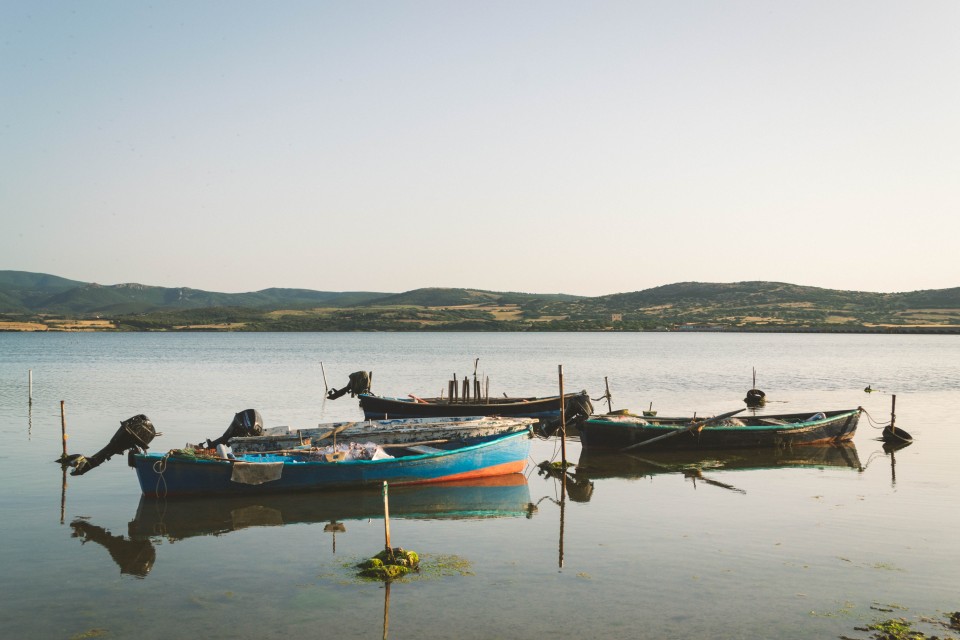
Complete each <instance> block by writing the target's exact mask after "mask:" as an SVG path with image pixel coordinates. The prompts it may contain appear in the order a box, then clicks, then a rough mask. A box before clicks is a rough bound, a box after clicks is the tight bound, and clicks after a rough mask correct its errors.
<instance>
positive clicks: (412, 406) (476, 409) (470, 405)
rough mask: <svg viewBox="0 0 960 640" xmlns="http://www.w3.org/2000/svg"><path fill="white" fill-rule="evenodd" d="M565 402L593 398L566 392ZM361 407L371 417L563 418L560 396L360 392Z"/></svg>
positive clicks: (366, 415)
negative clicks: (454, 398) (463, 397)
mask: <svg viewBox="0 0 960 640" xmlns="http://www.w3.org/2000/svg"><path fill="white" fill-rule="evenodd" d="M563 397H564V399H565V402H567V403H570V402H571V401H575V402H576V401H580V402H583V401H584V400H585V401H587V402H589V400H590V398H589V396H587V394H586V393H585V392H582V393H568V394H564V396H563ZM359 398H360V408H361V409H362V410H363V415H364V417H365V418H366V419H368V420H382V419H386V418H450V417H461V416H501V417H510V418H537V419H538V420H549V419H552V418H559V417H560V396H551V397H546V398H490V400H489V402H487V401H483V402H449V401H448V400H441V399H439V398H426V399H422V398H421V399H420V401H416V400H413V399H412V398H411V399H404V398H387V397H383V396H375V395H372V394H366V393H365V394H360V396H359Z"/></svg>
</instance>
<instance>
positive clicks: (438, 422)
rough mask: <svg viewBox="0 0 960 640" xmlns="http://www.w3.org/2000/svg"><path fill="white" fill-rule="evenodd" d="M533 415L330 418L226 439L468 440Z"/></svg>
mask: <svg viewBox="0 0 960 640" xmlns="http://www.w3.org/2000/svg"><path fill="white" fill-rule="evenodd" d="M536 422H537V421H536V419H534V418H500V417H497V416H468V417H458V418H397V419H393V420H364V421H359V422H330V423H325V424H320V425H318V426H317V427H316V428H311V429H295V428H292V427H271V428H265V429H263V431H262V433H261V434H260V435H255V436H233V437H230V438H228V439H227V441H226V444H229V446H230V448H231V449H232V450H233V452H234V453H246V452H250V451H277V450H286V449H295V448H300V447H307V446H314V447H317V446H325V445H328V444H330V442H335V441H338V440H339V441H341V442H343V441H354V442H373V443H375V444H381V445H382V444H402V443H404V442H422V441H433V440H450V441H466V440H469V439H472V438H478V437H484V436H494V435H500V434H505V433H511V432H514V431H526V430H528V429H529V428H530V427H531V426H533V425H534V424H535V423H536Z"/></svg>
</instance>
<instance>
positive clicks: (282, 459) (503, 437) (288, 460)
mask: <svg viewBox="0 0 960 640" xmlns="http://www.w3.org/2000/svg"><path fill="white" fill-rule="evenodd" d="M531 436H532V434H531V431H530V428H529V427H526V428H524V429H518V430H516V431H511V432H510V433H505V434H499V435H497V436H492V437H490V438H489V439H485V440H483V441H482V442H477V443H475V444H470V445H466V446H462V447H456V448H454V449H439V450H438V451H436V452H428V453H414V454H411V455H408V456H392V457H390V458H380V459H378V460H332V461H329V462H328V461H326V460H299V459H297V458H295V457H293V456H296V455H304V454H292V455H289V456H288V455H278V454H276V453H274V452H270V451H265V452H251V453H244V454H241V455H243V457H244V458H246V457H247V456H256V457H259V458H269V460H259V461H253V460H245V459H240V458H238V459H236V460H228V459H224V458H197V457H189V456H175V455H172V454H171V453H170V452H169V451H167V452H166V453H160V452H146V453H137V454H134V455H135V457H137V458H142V459H144V460H146V461H149V460H156V461H159V460H163V459H166V461H167V463H168V464H169V463H170V462H175V463H177V464H183V463H186V464H215V465H235V464H277V463H281V464H284V465H307V466H313V465H322V466H329V465H351V466H352V465H360V466H363V465H380V464H390V463H396V462H398V461H410V462H413V461H416V460H424V459H431V458H442V457H444V456H449V455H456V454H462V453H466V452H469V451H473V450H476V449H482V448H485V447H489V446H492V445H496V444H500V443H501V442H505V441H507V440H510V439H512V438H519V437H528V438H529V437H531ZM397 446H398V448H403V447H402V445H397Z"/></svg>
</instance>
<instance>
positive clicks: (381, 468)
mask: <svg viewBox="0 0 960 640" xmlns="http://www.w3.org/2000/svg"><path fill="white" fill-rule="evenodd" d="M530 437H531V436H530V431H529V429H526V430H521V431H515V432H512V433H508V434H505V435H495V436H489V437H485V438H477V439H475V440H471V441H468V442H466V443H465V442H433V443H432V444H427V443H421V444H414V443H405V444H397V445H386V446H384V448H383V449H379V448H378V449H377V450H376V451H377V453H376V454H375V455H373V456H372V459H358V458H353V459H344V458H343V457H340V456H339V452H338V453H333V454H318V453H315V452H295V451H294V452H273V453H271V452H265V453H246V454H242V455H237V456H235V457H233V458H221V457H198V456H197V455H195V452H194V451H183V450H173V451H169V452H167V453H149V452H147V453H134V454H133V455H132V457H131V458H132V459H131V462H132V465H133V467H134V468H135V469H136V472H137V478H138V479H139V481H140V488H141V490H142V491H143V495H145V496H148V497H165V496H178V495H214V494H217V495H219V494H228V495H230V494H232V495H251V494H262V493H273V492H281V491H309V490H317V489H344V488H355V487H364V486H382V484H383V482H384V481H386V482H388V483H389V484H390V485H406V484H426V483H430V482H447V481H453V480H468V479H471V478H486V477H491V476H499V475H505V474H510V473H520V472H522V471H523V470H524V468H525V467H526V463H527V456H528V454H529V451H530ZM371 446H372V445H371ZM384 450H385V451H387V452H389V454H388V455H387V456H386V457H383V453H382V451H384Z"/></svg>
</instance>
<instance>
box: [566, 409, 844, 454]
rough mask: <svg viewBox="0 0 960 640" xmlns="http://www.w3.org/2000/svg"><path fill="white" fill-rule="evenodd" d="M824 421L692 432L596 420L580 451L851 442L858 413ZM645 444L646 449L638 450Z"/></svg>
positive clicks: (583, 431)
mask: <svg viewBox="0 0 960 640" xmlns="http://www.w3.org/2000/svg"><path fill="white" fill-rule="evenodd" d="M823 415H824V417H823V419H817V420H809V419H807V418H809V417H810V414H789V415H777V416H772V415H771V416H757V417H754V418H750V419H747V420H745V422H746V424H745V425H744V426H720V425H709V424H708V425H706V426H704V427H703V428H702V429H692V430H691V429H690V425H691V421H690V420H689V419H684V418H664V419H661V420H658V421H656V422H655V421H654V420H652V419H650V420H647V419H642V418H638V417H635V416H620V415H617V416H595V417H593V418H591V419H589V420H586V421H584V422H583V423H582V424H581V425H580V440H581V442H582V444H583V446H584V448H594V447H595V448H607V449H623V448H625V447H630V446H634V445H639V446H637V447H636V448H637V449H647V450H653V449H656V450H670V449H675V450H692V449H740V448H753V447H766V448H783V447H790V446H794V445H808V444H829V443H836V442H844V441H847V440H851V439H852V438H853V436H854V434H855V433H856V430H857V422H858V421H859V419H860V409H853V410H845V411H828V412H825V413H824V414H823ZM777 422H783V424H776V423H777ZM664 436H669V437H664ZM655 438H660V439H659V440H657V441H655V442H654V441H653V440H654V439H655ZM648 440H649V441H651V442H650V444H641V443H644V442H646V441H648Z"/></svg>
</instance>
